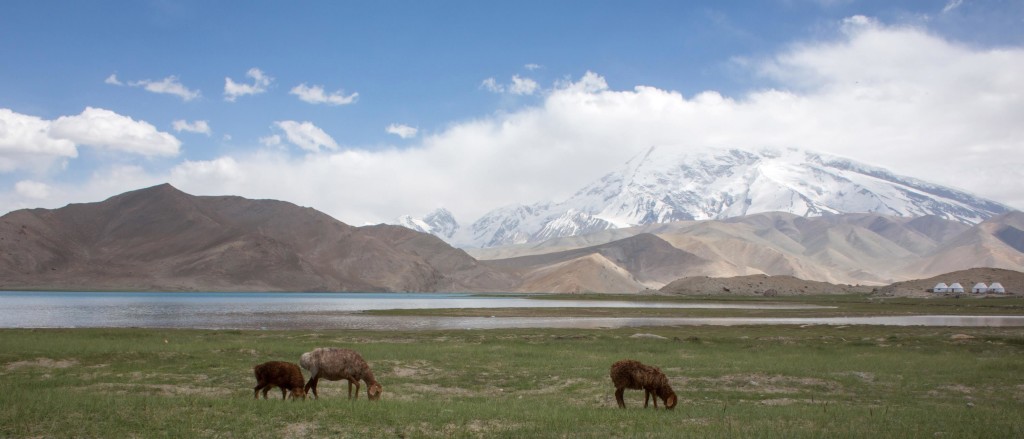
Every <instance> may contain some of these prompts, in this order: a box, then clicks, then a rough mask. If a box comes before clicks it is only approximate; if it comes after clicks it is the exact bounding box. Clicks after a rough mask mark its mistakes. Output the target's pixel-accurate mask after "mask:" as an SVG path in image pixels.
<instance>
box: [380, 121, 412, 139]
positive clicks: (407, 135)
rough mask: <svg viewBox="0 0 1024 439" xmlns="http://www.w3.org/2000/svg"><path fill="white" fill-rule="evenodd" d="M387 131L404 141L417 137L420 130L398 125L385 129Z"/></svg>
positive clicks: (394, 124)
mask: <svg viewBox="0 0 1024 439" xmlns="http://www.w3.org/2000/svg"><path fill="white" fill-rule="evenodd" d="M385 131H387V132H388V134H394V135H396V136H398V137H401V138H403V139H411V138H413V137H416V133H417V132H419V130H418V129H416V128H414V127H411V126H409V125H404V124H398V123H393V124H391V125H388V126H387V128H385Z"/></svg>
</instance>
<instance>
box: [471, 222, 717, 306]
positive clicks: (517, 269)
mask: <svg viewBox="0 0 1024 439" xmlns="http://www.w3.org/2000/svg"><path fill="white" fill-rule="evenodd" d="M488 262H489V263H490V264H491V265H492V266H494V267H496V268H501V269H504V270H509V271H512V272H513V273H516V274H518V275H519V276H521V277H522V278H523V285H522V286H521V287H520V290H521V291H536V290H543V291H552V292H579V291H592V292H619V293H635V292H637V291H640V290H642V289H645V288H651V287H658V286H661V285H664V284H665V283H667V282H669V281H671V280H673V279H675V278H677V277H678V276H677V274H678V273H679V272H680V270H693V271H701V270H704V269H706V268H707V267H708V265H710V264H712V263H711V262H710V261H708V260H706V259H704V258H701V257H699V256H697V255H694V254H691V253H688V252H686V251H683V250H680V249H678V248H675V247H673V246H672V245H671V244H669V243H668V242H665V241H664V240H662V239H661V238H659V237H657V236H654V235H652V234H649V233H641V234H638V235H636V236H632V237H629V238H626V239H621V240H618V241H612V242H609V243H605V244H601V245H596V246H592V247H585V248H580V249H574V250H568V251H562V252H556V253H548V254H542V255H534V256H523V257H519V258H511V259H500V260H492V261H488Z"/></svg>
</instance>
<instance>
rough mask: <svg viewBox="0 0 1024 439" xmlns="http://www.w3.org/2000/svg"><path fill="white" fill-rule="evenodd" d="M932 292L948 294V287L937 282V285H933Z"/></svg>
mask: <svg viewBox="0 0 1024 439" xmlns="http://www.w3.org/2000/svg"><path fill="white" fill-rule="evenodd" d="M932 292H933V293H948V292H949V286H947V285H946V283H945V282H939V283H937V284H935V288H932Z"/></svg>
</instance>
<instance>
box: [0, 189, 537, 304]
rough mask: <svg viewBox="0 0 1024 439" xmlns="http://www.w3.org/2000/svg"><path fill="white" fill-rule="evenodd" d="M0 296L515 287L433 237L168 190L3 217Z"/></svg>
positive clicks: (283, 205)
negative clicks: (8, 292)
mask: <svg viewBox="0 0 1024 439" xmlns="http://www.w3.org/2000/svg"><path fill="white" fill-rule="evenodd" d="M0 243H2V244H3V245H2V248H3V250H2V252H0V288H3V289H19V288H26V289H82V288H87V289H101V290H107V289H109V290H147V291H148V290H168V291H178V290H204V291H425V292H430V291H508V290H509V289H511V288H513V287H514V286H515V285H516V284H517V283H518V282H517V280H516V279H515V278H514V277H512V276H509V275H507V274H505V273H503V272H500V271H498V270H494V269H492V268H490V267H489V266H488V265H486V264H481V263H479V262H478V261H477V260H475V259H473V258H472V257H470V256H469V255H467V254H466V253H465V252H463V251H462V250H459V249H455V248H452V247H451V246H448V245H447V244H445V243H444V242H443V241H441V240H440V239H437V238H435V237H433V236H430V235H424V234H421V233H417V232H414V231H412V230H408V229H405V228H402V227H398V226H385V225H381V226H371V227H352V226H349V225H347V224H344V223H342V222H340V221H338V220H336V219H334V218H332V217H330V216H328V215H326V214H323V213H321V212H319V211H316V210H314V209H311V208H302V207H299V206H296V205H294V204H291V203H287V202H283V201H274V200H249V199H245V198H241V197H234V196H214V197H207V196H192V195H189V194H186V193H184V192H181V191H179V190H178V189H176V188H174V187H173V186H171V185H169V184H163V185H159V186H154V187H151V188H146V189H141V190H137V191H132V192H127V193H124V194H121V195H117V196H115V197H112V198H109V199H107V200H105V201H102V202H99V203H86V204H71V205H68V206H66V207H63V208H60V209H54V210H46V209H28V210H19V211H15V212H11V213H9V214H7V215H4V216H3V217H0Z"/></svg>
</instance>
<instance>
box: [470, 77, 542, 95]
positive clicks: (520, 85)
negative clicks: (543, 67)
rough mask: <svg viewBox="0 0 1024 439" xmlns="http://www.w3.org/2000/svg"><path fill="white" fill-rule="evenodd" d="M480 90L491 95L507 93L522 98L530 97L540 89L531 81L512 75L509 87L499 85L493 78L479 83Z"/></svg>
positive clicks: (535, 82)
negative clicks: (524, 96) (523, 96)
mask: <svg viewBox="0 0 1024 439" xmlns="http://www.w3.org/2000/svg"><path fill="white" fill-rule="evenodd" d="M480 88H482V89H484V90H487V91H489V92H492V93H508V94H514V95H521V96H522V95H532V94H533V93H535V92H536V91H537V90H539V89H540V85H539V84H537V81H534V80H533V79H530V78H524V77H521V76H519V75H513V76H512V83H511V84H509V85H503V84H499V83H498V81H497V80H496V79H494V78H487V79H484V80H483V81H482V82H481V83H480Z"/></svg>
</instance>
